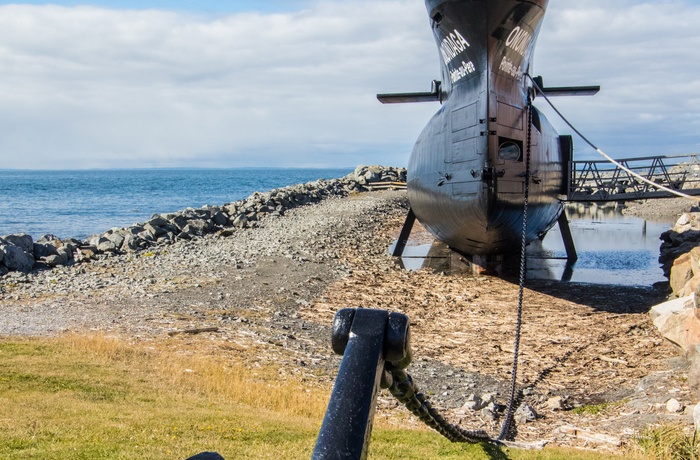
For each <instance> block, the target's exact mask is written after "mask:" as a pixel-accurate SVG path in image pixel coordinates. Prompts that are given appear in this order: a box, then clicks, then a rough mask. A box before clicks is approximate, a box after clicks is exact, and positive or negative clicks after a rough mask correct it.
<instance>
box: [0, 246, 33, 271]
mask: <svg viewBox="0 0 700 460" xmlns="http://www.w3.org/2000/svg"><path fill="white" fill-rule="evenodd" d="M33 245H34V243H32V246H33ZM0 250H2V251H3V252H4V253H5V257H4V260H3V263H4V264H5V267H7V268H8V269H9V270H16V271H18V272H25V273H26V272H30V271H31V270H32V267H34V256H32V255H31V254H29V253H27V252H25V251H24V250H23V249H22V248H21V247H19V246H15V245H13V244H7V245H4V246H2V247H0Z"/></svg>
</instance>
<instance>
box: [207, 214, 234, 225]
mask: <svg viewBox="0 0 700 460" xmlns="http://www.w3.org/2000/svg"><path fill="white" fill-rule="evenodd" d="M211 220H212V221H214V223H215V224H216V225H219V226H221V227H223V226H226V225H229V223H230V222H229V220H228V217H226V215H225V214H224V213H223V212H221V211H219V212H217V213H216V214H214V215H213V216H212V217H211Z"/></svg>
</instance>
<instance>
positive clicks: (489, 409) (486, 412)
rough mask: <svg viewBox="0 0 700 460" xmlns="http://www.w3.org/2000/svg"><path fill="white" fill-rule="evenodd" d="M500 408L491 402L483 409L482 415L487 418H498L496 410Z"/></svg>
mask: <svg viewBox="0 0 700 460" xmlns="http://www.w3.org/2000/svg"><path fill="white" fill-rule="evenodd" d="M497 411H498V408H497V407H496V404H495V403H490V404H488V405H487V406H486V407H484V408H483V409H481V416H482V417H484V418H485V419H487V420H496V412H497Z"/></svg>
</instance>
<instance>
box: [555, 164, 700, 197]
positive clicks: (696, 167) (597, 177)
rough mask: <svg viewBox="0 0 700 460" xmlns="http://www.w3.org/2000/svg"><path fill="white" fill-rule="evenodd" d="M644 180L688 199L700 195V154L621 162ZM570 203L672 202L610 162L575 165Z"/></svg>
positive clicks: (571, 170)
mask: <svg viewBox="0 0 700 460" xmlns="http://www.w3.org/2000/svg"><path fill="white" fill-rule="evenodd" d="M617 161H618V162H619V163H620V164H622V165H623V166H625V167H626V168H628V169H630V170H631V171H634V172H635V173H637V174H639V175H640V176H642V177H644V178H646V179H648V180H650V181H652V182H654V183H657V184H660V185H663V186H665V187H668V188H670V189H673V190H680V191H682V192H683V193H685V194H687V195H700V153H694V154H690V155H671V156H656V157H644V158H625V159H622V160H617ZM567 179H568V180H567V182H568V184H569V186H568V193H567V201H574V202H577V201H578V202H590V201H630V200H646V199H649V198H670V197H675V195H673V194H671V193H668V192H666V191H663V190H659V189H656V188H654V187H652V186H651V185H649V184H645V183H644V182H642V181H640V180H639V179H637V178H635V177H634V176H632V175H631V174H629V173H628V172H627V171H625V170H623V169H620V168H618V167H617V166H615V165H614V164H612V163H609V162H608V161H606V160H596V161H572V162H570V167H569V171H568V178H567Z"/></svg>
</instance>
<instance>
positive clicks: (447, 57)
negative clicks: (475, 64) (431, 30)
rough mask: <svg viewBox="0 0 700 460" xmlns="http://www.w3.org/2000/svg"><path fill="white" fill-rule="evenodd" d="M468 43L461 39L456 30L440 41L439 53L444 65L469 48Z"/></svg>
mask: <svg viewBox="0 0 700 460" xmlns="http://www.w3.org/2000/svg"><path fill="white" fill-rule="evenodd" d="M469 46H470V45H469V42H467V40H465V38H464V37H462V34H460V33H459V31H458V30H457V29H455V30H454V32H451V33H450V35H448V36H447V37H445V38H443V39H442V43H440V53H441V54H442V60H443V61H445V64H449V63H450V62H451V61H452V60H453V59H454V58H456V57H457V56H459V55H460V54H462V53H463V52H464V50H466V49H467V48H469Z"/></svg>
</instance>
